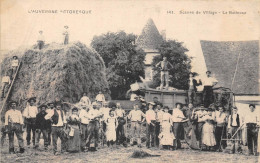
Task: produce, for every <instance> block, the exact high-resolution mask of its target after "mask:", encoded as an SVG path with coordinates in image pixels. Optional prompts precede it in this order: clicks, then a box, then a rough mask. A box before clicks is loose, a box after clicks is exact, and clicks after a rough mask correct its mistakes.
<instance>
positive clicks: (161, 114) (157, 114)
mask: <svg viewBox="0 0 260 163" xmlns="http://www.w3.org/2000/svg"><path fill="white" fill-rule="evenodd" d="M163 114H164V111H162V110H160V111H158V112H157V113H156V121H157V122H160V123H161V122H162V117H163Z"/></svg>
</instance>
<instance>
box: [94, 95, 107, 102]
mask: <svg viewBox="0 0 260 163" xmlns="http://www.w3.org/2000/svg"><path fill="white" fill-rule="evenodd" d="M96 101H100V102H104V101H106V99H105V96H104V95H103V94H98V95H97V96H96Z"/></svg>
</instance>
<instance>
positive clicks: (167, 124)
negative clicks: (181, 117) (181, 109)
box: [158, 106, 175, 149]
mask: <svg viewBox="0 0 260 163" xmlns="http://www.w3.org/2000/svg"><path fill="white" fill-rule="evenodd" d="M161 129H162V130H161V133H160V134H159V136H158V137H159V139H160V144H161V145H162V147H163V149H170V148H172V149H173V140H174V139H175V136H174V134H173V132H172V131H171V129H172V121H171V114H170V113H169V108H168V106H165V107H164V113H163V115H162V123H161Z"/></svg>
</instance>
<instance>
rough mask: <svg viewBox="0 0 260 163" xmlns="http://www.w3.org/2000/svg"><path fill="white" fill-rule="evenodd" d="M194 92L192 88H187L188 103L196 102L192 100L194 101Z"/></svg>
mask: <svg viewBox="0 0 260 163" xmlns="http://www.w3.org/2000/svg"><path fill="white" fill-rule="evenodd" d="M196 98H197V96H196V92H195V90H194V89H189V90H188V99H189V103H192V104H196V103H194V102H196Z"/></svg>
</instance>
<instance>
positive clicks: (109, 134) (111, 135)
mask: <svg viewBox="0 0 260 163" xmlns="http://www.w3.org/2000/svg"><path fill="white" fill-rule="evenodd" d="M105 122H106V124H107V130H106V138H107V146H108V147H109V146H110V145H112V146H113V144H114V143H115V141H116V127H117V123H118V122H117V118H116V117H115V112H114V111H113V110H110V111H109V116H108V117H107V119H106V120H105Z"/></svg>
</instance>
